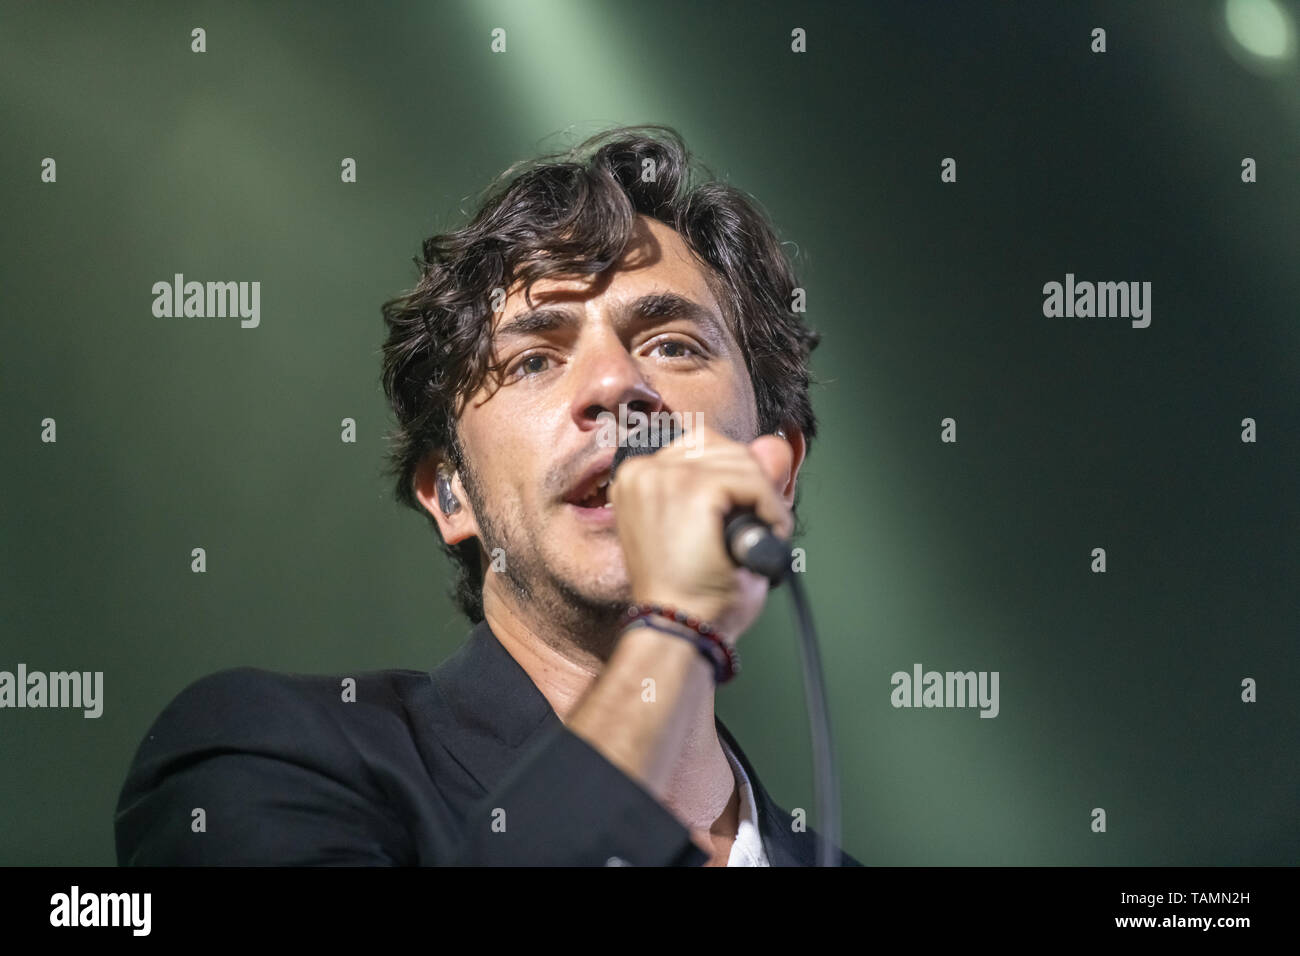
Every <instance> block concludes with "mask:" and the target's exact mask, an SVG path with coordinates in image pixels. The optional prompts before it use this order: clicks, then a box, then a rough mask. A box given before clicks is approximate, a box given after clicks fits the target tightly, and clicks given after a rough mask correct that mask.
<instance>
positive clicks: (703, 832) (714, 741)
mask: <svg viewBox="0 0 1300 956" xmlns="http://www.w3.org/2000/svg"><path fill="white" fill-rule="evenodd" d="M483 597H484V617H485V618H486V620H487V623H488V627H490V628H491V629H492V633H493V634H494V635H495V636H496V638H497V640H498V641H499V642H500V643H501V646H502V647H504V648H505V649H506V650H507V651H508V652H509V654H510V656H511V657H513V658H514V659H515V661H516V662H517V663H518V664H519V666H520V667H521V668H523V670H524V672H525V673H526V674H527V675H528V676H529V677H530V678H531V679H532V681H533V683H534V684H535V685H536V686H537V689H538V690H539V691H541V693H542V696H543V697H545V698H546V700H547V701H548V702H549V703H550V705H551V707H552V709H553V710H554V711H555V713H556V716H558V717H559V718H560V720H561V721H566V720H567V718H568V715H569V714H570V713H571V712H572V711H573V709H574V708H575V707H576V706H577V704H578V702H579V701H580V700H581V699H582V697H583V695H584V694H585V693H586V692H587V690H588V689H589V688H590V687H591V685H592V684H593V683H595V681H596V678H597V677H598V676H599V674H600V671H601V668H602V667H603V666H604V663H605V660H604V659H603V658H602V656H601V654H600V653H598V652H595V651H593V650H592V648H601V647H606V648H610V649H611V650H612V647H613V645H614V644H615V643H616V641H617V634H615V633H611V634H609V635H600V634H588V635H585V636H586V638H587V639H586V640H574V639H573V638H572V637H571V636H562V635H556V634H545V633H541V632H539V629H538V624H537V622H534V621H532V620H529V619H527V618H526V617H525V616H524V615H523V614H522V613H520V611H519V610H518V609H517V608H516V607H514V606H513V603H512V602H509V601H506V600H503V599H501V597H500V596H499V595H496V594H492V593H490V589H489V588H484V595H483ZM542 626H545V625H542ZM606 638H607V640H605V639H606ZM607 654H608V651H606V652H605V656H606V657H607ZM713 706H714V697H713V693H712V691H710V692H709V694H708V695H707V696H706V697H705V698H704V699H703V700H702V702H701V704H700V706H699V708H698V710H697V711H696V712H695V713H694V714H692V715H691V717H690V719H689V723H688V730H687V734H686V739H685V741H684V743H683V745H682V749H681V753H680V757H679V758H678V760H677V762H676V764H675V765H674V767H673V769H672V772H671V778H670V782H669V784H668V787H667V789H666V791H665V793H664V796H663V802H664V804H665V805H666V807H667V809H668V810H670V811H671V812H672V813H673V814H674V815H675V816H676V817H677V818H678V819H679V820H681V821H682V824H683V825H684V826H686V827H687V829H689V830H690V831H691V836H692V839H693V840H694V841H695V843H696V844H697V845H698V846H700V847H701V849H704V850H705V852H708V853H709V854H710V856H711V859H710V863H709V865H711V866H719V865H721V866H725V865H726V852H725V849H724V846H725V847H726V848H729V847H730V845H731V841H732V840H733V839H734V837H735V834H736V831H737V828H738V825H739V798H738V790H737V787H736V778H735V774H734V773H733V772H732V769H731V763H730V761H728V760H727V755H726V753H725V752H724V751H723V749H722V742H721V741H720V740H719V739H718V732H717V725H716V723H715V717H714V710H713ZM719 859H721V862H719Z"/></svg>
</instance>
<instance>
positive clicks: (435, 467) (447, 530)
mask: <svg viewBox="0 0 1300 956" xmlns="http://www.w3.org/2000/svg"><path fill="white" fill-rule="evenodd" d="M412 484H413V486H414V489H415V496H416V498H418V499H419V500H420V504H421V505H423V506H424V509H425V510H426V511H428V512H429V514H431V515H433V517H434V520H435V521H437V522H438V530H439V531H440V532H442V540H443V541H445V542H447V544H448V545H453V544H460V542H462V541H464V540H465V539H466V538H473V537H476V536H477V535H478V520H477V519H476V518H475V516H474V509H473V508H472V507H470V503H469V495H467V494H466V493H465V486H464V484H462V483H461V480H460V473H459V472H458V471H456V470H455V468H454V467H453V466H452V464H451V461H450V460H449V459H448V458H447V457H446V455H445V453H444V452H442V451H433V452H430V453H429V454H428V455H426V456H425V458H424V460H423V461H421V462H420V464H419V465H417V466H416V469H415V477H414V479H413V480H412Z"/></svg>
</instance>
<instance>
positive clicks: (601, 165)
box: [116, 127, 857, 866]
mask: <svg viewBox="0 0 1300 956" xmlns="http://www.w3.org/2000/svg"><path fill="white" fill-rule="evenodd" d="M417 264H418V265H419V266H420V270H421V275H420V278H419V281H418V283H417V285H416V287H415V288H414V290H412V291H410V292H409V293H406V294H404V295H402V296H400V297H398V298H395V299H393V300H391V301H389V302H387V303H385V305H384V308H383V313H384V318H385V322H386V326H387V329H388V338H387V341H386V343H385V346H384V368H383V383H384V388H385V391H386V394H387V396H388V398H389V401H390V403H391V405H392V408H393V411H394V413H395V415H396V419H397V429H396V431H395V433H394V435H393V438H394V447H393V452H392V465H393V471H394V474H395V476H396V486H397V494H398V497H399V498H400V500H401V501H403V502H404V503H405V504H407V505H409V506H410V507H412V508H414V509H416V510H417V511H419V512H420V513H422V514H424V515H425V516H426V517H427V518H428V519H429V520H430V521H431V522H432V523H433V524H434V525H435V526H436V528H437V531H438V534H439V540H440V542H441V544H442V547H443V548H444V550H445V551H446V552H447V554H448V555H449V556H450V558H451V559H452V561H453V563H454V565H455V567H456V569H457V574H458V580H457V583H456V585H455V597H456V601H457V603H458V604H459V606H460V608H461V609H462V610H463V612H464V613H465V615H466V616H467V617H468V618H469V620H470V622H471V623H472V624H473V628H472V630H471V632H470V634H469V637H468V639H467V640H466V641H465V643H464V644H463V645H462V646H461V647H460V648H459V650H457V651H456V653H454V654H453V655H452V656H451V657H450V658H449V659H447V660H446V661H445V662H443V663H442V664H441V665H440V666H438V667H437V668H436V669H434V670H433V671H432V672H431V673H429V672H418V671H406V670H390V671H381V672H375V673H369V674H357V675H353V676H352V677H345V676H344V675H337V676H330V677H324V676H304V675H297V674H294V675H289V674H277V673H272V672H269V671H264V670H256V669H252V668H240V669H236V670H229V671H223V672H221V673H218V674H214V675H211V676H209V677H206V678H204V679H202V680H200V681H198V682H196V683H195V684H193V685H191V686H190V687H188V688H186V689H185V691H183V692H182V693H181V694H180V695H179V696H178V697H177V698H176V699H175V700H174V701H173V702H172V703H171V704H170V705H169V706H168V707H167V709H166V710H164V712H163V713H162V714H161V715H160V716H159V718H158V720H157V721H156V722H155V724H154V726H153V727H152V728H151V729H150V731H149V733H148V735H147V737H146V739H145V741H144V742H143V743H142V744H141V746H140V749H139V752H138V753H137V755H136V758H135V761H134V763H133V764H132V767H131V770H130V774H129V776H128V779H127V781H126V784H125V785H124V787H123V790H122V794H121V798H120V800H119V804H118V811H117V817H116V836H117V850H118V859H119V862H120V863H122V864H241V865H247V864H273V865H274V864H362V865H372V864H381V865H382V864H423V865H439V864H450V865H457V864H460V865H526V866H532V865H623V864H632V865H650V866H660V865H701V864H702V865H706V866H769V865H770V866H790V865H808V864H811V863H812V862H813V861H814V859H815V855H816V849H817V842H818V839H819V838H818V836H817V834H816V833H815V832H814V831H813V830H811V829H810V828H806V827H805V826H804V825H803V823H802V819H803V814H801V813H792V812H789V811H787V810H785V809H783V808H781V807H780V806H778V805H777V804H776V803H775V802H774V801H773V800H772V798H771V797H770V796H769V795H768V793H767V791H766V790H765V789H764V787H763V786H762V784H761V783H760V782H759V779H758V775H757V774H756V773H755V771H754V768H753V766H752V765H751V764H750V762H749V760H748V759H747V758H746V757H745V755H744V753H743V752H742V751H741V748H740V746H739V744H738V743H737V742H736V740H735V739H734V738H733V737H732V735H731V734H730V732H729V731H728V730H727V729H726V727H724V726H723V724H722V723H721V722H720V721H719V720H718V719H717V718H716V716H715V713H714V692H715V687H716V685H717V684H718V683H721V682H725V681H727V680H729V679H731V678H732V677H733V676H734V675H735V673H736V653H735V647H736V642H737V640H738V639H739V638H740V637H741V636H742V635H743V634H744V633H745V631H746V630H747V629H748V628H749V627H750V626H751V625H752V623H753V622H754V620H755V619H756V618H757V616H758V614H759V612H760V611H761V609H762V606H763V603H764V601H765V600H766V596H767V591H768V587H769V585H768V582H767V580H766V579H765V578H763V577H761V576H759V575H756V574H753V573H752V572H750V571H748V570H744V569H741V568H738V567H737V566H736V565H735V564H734V563H733V562H732V561H731V559H730V558H729V557H728V555H727V551H726V548H725V545H724V540H723V536H722V523H723V519H724V516H725V515H727V513H728V512H730V511H732V510H733V509H737V508H748V509H751V510H752V511H753V512H754V513H756V514H757V515H758V517H759V518H761V519H762V520H764V521H765V522H766V523H767V524H768V525H770V526H771V528H772V529H773V531H774V532H775V533H776V534H778V535H779V536H781V537H783V538H789V537H791V536H792V535H793V533H794V530H795V526H794V511H793V509H794V504H795V487H796V481H797V478H798V474H799V469H800V466H801V465H802V464H803V461H804V458H805V456H806V454H807V451H808V447H809V443H810V441H811V439H812V437H813V435H814V432H815V429H816V419H815V416H814V414H813V411H812V406H811V403H810V401H809V398H808V369H807V363H808V357H809V353H810V352H811V350H812V349H813V348H814V347H815V346H816V344H817V340H818V336H817V333H815V332H813V331H811V330H809V329H808V328H807V327H806V326H804V324H803V323H802V321H801V319H800V317H799V315H798V314H797V313H796V312H795V311H793V310H792V308H791V304H792V302H793V301H794V299H795V296H796V295H797V294H798V293H797V285H798V283H797V282H796V280H795V278H794V275H793V272H792V269H791V267H790V263H789V262H788V260H787V259H786V257H785V253H784V251H783V249H782V247H781V245H780V243H779V241H778V240H777V238H776V236H775V234H774V231H773V229H772V227H771V225H770V224H769V223H768V221H767V220H766V218H765V216H764V214H763V213H762V212H761V211H760V210H759V209H758V208H757V206H756V205H755V204H753V203H752V202H751V201H750V200H749V199H748V198H747V197H746V196H745V195H744V194H743V193H741V192H739V191H738V190H736V189H733V188H732V187H730V186H728V185H725V184H723V183H719V182H705V183H702V184H698V183H693V182H692V178H691V165H690V161H689V156H688V154H687V151H686V149H685V146H684V145H683V143H682V142H681V140H680V138H679V137H678V136H677V135H676V133H674V132H673V131H672V130H670V129H667V128H665V127H633V128H625V129H618V130H612V131H609V132H606V133H603V134H601V135H599V136H596V137H593V138H592V139H591V140H588V141H587V142H586V143H584V144H582V145H581V146H579V147H577V148H576V149H574V150H572V151H570V152H569V153H568V154H565V155H563V156H559V157H545V158H543V159H538V160H533V161H531V162H529V163H527V164H523V165H522V166H516V167H512V168H511V169H509V170H506V172H505V173H503V174H502V176H501V177H500V178H499V179H498V181H497V183H496V184H494V186H493V187H492V189H491V190H490V191H489V194H488V196H487V197H486V199H485V201H484V203H483V206H482V208H481V209H480V210H479V211H478V213H477V214H476V215H475V216H474V218H473V220H472V221H471V222H470V223H469V224H468V225H466V226H465V227H464V228H462V229H459V230H457V231H455V232H451V233H448V234H444V235H437V236H433V237H431V238H430V239H428V240H426V241H425V243H424V245H423V256H422V257H421V258H420V259H418V260H417ZM669 415H672V416H674V417H675V419H676V420H679V421H682V422H684V423H685V427H686V429H687V433H686V434H684V435H679V436H678V438H677V440H676V441H673V442H672V443H671V444H668V445H667V447H664V448H663V449H662V450H659V451H658V452H657V453H655V454H653V455H644V456H637V457H632V458H628V459H627V460H626V461H625V462H623V463H622V464H620V465H619V467H618V469H617V472H616V473H615V475H614V479H613V481H612V482H611V481H610V472H611V466H612V465H613V461H614V453H615V451H616V450H617V448H616V447H615V446H616V445H617V444H618V442H617V441H611V440H610V435H611V434H612V433H614V432H615V430H614V429H612V428H611V427H610V426H611V423H619V424H621V423H625V422H628V421H629V420H651V419H658V420H664V419H666V418H667V416H669ZM617 434H618V435H619V437H620V439H621V438H623V437H624V435H625V433H624V431H623V430H622V429H621V428H620V429H617ZM200 808H201V809H202V810H203V820H204V824H203V827H202V828H201V829H196V827H195V826H192V825H191V822H192V820H194V819H197V817H196V816H195V810H196V809H200ZM841 861H842V862H843V863H845V864H852V865H857V861H856V860H855V859H853V858H852V857H851V856H849V855H848V854H843V855H842V856H841Z"/></svg>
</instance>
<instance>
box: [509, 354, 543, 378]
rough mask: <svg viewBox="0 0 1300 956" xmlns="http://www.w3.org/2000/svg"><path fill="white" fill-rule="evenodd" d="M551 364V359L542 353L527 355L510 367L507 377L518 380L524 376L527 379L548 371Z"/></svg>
mask: <svg viewBox="0 0 1300 956" xmlns="http://www.w3.org/2000/svg"><path fill="white" fill-rule="evenodd" d="M549 362H550V359H548V358H547V357H546V356H545V355H543V354H541V353H540V352H534V353H533V354H532V355H525V356H524V357H523V358H521V359H520V360H519V361H518V362H516V363H515V364H514V365H512V366H511V367H510V371H509V372H507V373H506V377H507V378H516V377H520V376H522V377H524V378H527V377H528V376H530V375H539V374H541V373H542V372H545V371H546V369H547V367H548V364H549Z"/></svg>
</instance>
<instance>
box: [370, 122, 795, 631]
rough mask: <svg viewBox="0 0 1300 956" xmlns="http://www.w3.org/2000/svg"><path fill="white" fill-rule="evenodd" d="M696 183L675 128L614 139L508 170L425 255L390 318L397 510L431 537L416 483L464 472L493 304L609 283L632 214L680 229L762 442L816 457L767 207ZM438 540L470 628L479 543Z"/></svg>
mask: <svg viewBox="0 0 1300 956" xmlns="http://www.w3.org/2000/svg"><path fill="white" fill-rule="evenodd" d="M698 168H700V167H698V164H696V163H694V161H693V160H692V157H691V155H690V153H689V152H688V151H687V149H686V145H685V143H684V142H683V141H682V138H681V136H680V135H678V133H677V132H676V131H675V130H673V129H672V128H670V127H667V126H657V125H649V126H632V127H621V128H618V129H612V130H607V131H605V132H602V133H599V134H597V135H596V136H593V137H591V138H590V139H588V140H586V141H585V142H583V143H582V144H581V145H579V146H577V147H574V148H573V149H571V150H568V151H567V152H562V153H557V154H552V155H548V156H543V157H539V158H536V159H532V160H526V161H523V162H519V163H515V164H514V165H512V166H511V167H510V168H508V169H507V170H505V171H504V172H503V173H502V174H501V175H500V176H498V177H497V178H496V179H495V180H494V181H493V182H492V183H491V184H489V186H488V187H487V189H486V190H485V191H484V196H483V198H482V206H481V208H480V209H479V211H478V213H477V214H476V215H475V216H474V218H473V220H472V221H471V222H470V223H469V224H468V225H466V226H464V227H463V228H461V229H457V230H455V231H453V232H449V233H444V234H440V235H435V236H432V237H430V238H428V239H426V240H424V243H423V253H424V255H423V257H422V258H420V257H417V258H416V259H414V262H415V264H416V266H418V267H419V270H420V278H419V281H418V283H417V284H416V286H415V288H414V289H413V290H411V291H410V292H407V293H404V294H403V295H400V296H398V297H396V298H394V299H391V300H389V301H388V302H385V303H384V305H383V316H384V322H385V324H386V325H387V328H388V338H387V340H386V341H385V343H384V347H383V386H384V392H385V394H386V395H387V397H388V401H389V404H390V405H391V406H392V409H393V412H394V413H395V415H396V417H397V429H396V430H395V431H394V432H392V433H390V435H389V439H390V441H391V442H392V445H393V447H392V450H391V452H390V454H389V462H388V463H389V473H390V474H391V475H392V476H393V477H395V479H396V497H397V499H398V500H399V501H400V502H401V503H402V504H405V505H407V506H408V507H410V508H413V509H415V510H416V511H417V512H420V513H421V514H423V515H424V516H425V517H426V518H428V520H429V521H430V523H432V524H433V525H434V527H435V529H436V527H437V521H436V520H435V519H434V517H433V515H431V514H429V513H428V511H426V510H425V509H424V507H423V506H422V505H421V504H420V502H419V499H418V498H417V497H416V495H415V489H414V487H413V480H414V477H415V474H416V469H417V467H418V466H419V464H420V463H421V462H422V461H423V460H424V459H425V458H426V456H428V455H429V454H430V453H437V454H438V455H440V456H445V457H446V458H448V459H449V460H450V461H451V463H452V464H453V465H454V466H455V467H457V468H458V469H459V468H463V467H464V465H465V458H464V454H463V450H462V448H461V446H460V441H459V437H458V435H457V429H456V419H457V417H458V416H459V414H460V411H461V408H462V407H463V403H464V401H465V400H467V399H468V398H469V397H470V396H472V395H474V394H475V393H476V392H477V391H478V389H479V387H480V386H481V385H482V384H483V383H484V382H485V381H486V379H487V377H488V375H489V374H490V373H492V372H493V371H494V370H493V369H492V367H491V365H490V362H491V356H492V341H491V329H492V317H493V308H492V302H491V300H492V297H493V290H495V289H509V288H511V287H512V286H513V284H514V283H515V282H516V281H518V280H521V279H522V280H524V283H525V285H524V293H525V300H526V301H527V302H528V304H529V307H531V306H532V300H531V297H530V295H529V293H530V291H531V289H532V285H533V283H534V282H535V281H536V280H537V279H539V278H542V277H543V276H551V275H570V276H571V275H575V274H583V273H586V274H592V275H596V274H600V273H602V272H604V271H605V270H606V269H608V268H610V266H612V265H613V264H615V263H616V262H617V261H618V260H619V259H620V257H621V256H622V254H623V250H624V248H625V246H626V245H627V243H628V240H629V238H630V237H631V235H632V232H633V228H634V225H635V221H636V215H637V214H638V213H641V214H644V215H646V216H649V217H652V218H654V219H657V220H659V221H660V222H662V223H664V224H666V225H668V226H671V227H672V228H673V229H675V230H676V231H677V232H678V233H679V234H680V235H681V237H682V239H683V240H684V241H685V243H686V245H687V246H688V247H689V248H690V249H691V250H692V251H693V252H694V254H695V255H696V256H697V257H698V258H699V259H701V260H702V261H703V262H704V263H706V264H707V265H708V266H709V268H708V269H706V270H705V271H706V274H707V278H708V281H709V285H710V288H711V289H712V290H713V292H714V294H715V296H716V297H717V299H718V302H719V304H720V306H721V308H722V310H723V317H724V319H725V321H726V322H727V323H728V325H729V327H730V329H731V331H732V334H733V335H734V336H735V337H736V341H737V342H738V343H739V344H740V348H741V350H742V352H743V353H744V356H745V362H746V365H747V367H748V369H749V375H750V378H751V380H752V382H753V387H754V395H755V399H756V404H757V412H758V423H759V430H760V432H761V433H767V432H771V431H774V430H775V429H776V428H778V427H780V426H781V425H783V424H785V423H793V424H794V425H797V426H798V427H799V428H800V429H802V431H803V434H804V437H805V439H806V440H807V442H808V444H809V446H811V442H812V438H813V436H814V435H815V434H816V428H817V422H816V417H815V416H814V414H813V409H812V402H811V400H810V399H809V396H808V386H809V372H808V360H809V355H810V353H811V352H812V350H813V349H814V348H816V346H817V343H818V341H819V339H820V337H821V336H820V333H818V332H816V331H814V330H812V329H810V328H808V327H807V326H806V325H804V323H803V321H802V320H801V318H800V316H799V314H797V313H796V312H794V311H793V310H792V308H791V304H792V299H793V296H794V291H795V289H796V288H797V287H798V282H797V281H796V279H795V275H794V270H793V268H792V266H791V263H790V261H789V260H788V259H787V257H786V254H785V251H784V249H783V248H782V245H781V243H780V241H779V240H778V238H777V236H776V233H775V230H774V229H773V227H772V225H771V224H770V222H769V221H768V218H767V216H766V214H765V213H764V212H763V211H762V208H761V207H760V205H759V204H758V203H757V201H755V200H754V199H753V198H752V197H750V196H749V195H748V194H746V193H743V192H741V191H740V190H738V189H736V188H734V187H732V186H730V185H729V184H727V183H723V182H718V181H716V180H715V179H714V178H712V174H709V178H708V181H704V182H701V183H698V184H696V183H693V182H692V181H691V179H692V172H693V170H696V169H698ZM647 171H649V172H651V173H652V175H649V176H647V175H645V174H646V173H647ZM704 172H705V173H708V170H707V169H705V170H704ZM438 540H439V542H440V543H441V545H442V548H443V550H444V551H445V552H446V553H447V555H448V557H450V558H451V559H452V561H453V563H455V564H456V565H457V566H458V568H459V572H460V573H459V577H458V579H457V581H456V583H455V584H454V585H453V589H452V597H453V599H454V600H455V602H456V604H457V605H458V606H459V607H460V609H461V610H462V611H463V612H464V613H465V615H466V616H467V617H468V618H469V619H470V621H471V622H474V623H477V622H479V621H481V620H482V619H483V596H482V569H481V568H480V566H479V542H478V540H477V539H474V538H471V539H468V540H466V541H462V542H460V543H459V544H457V545H455V546H448V545H447V544H446V543H445V542H442V538H441V535H439V538H438Z"/></svg>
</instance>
